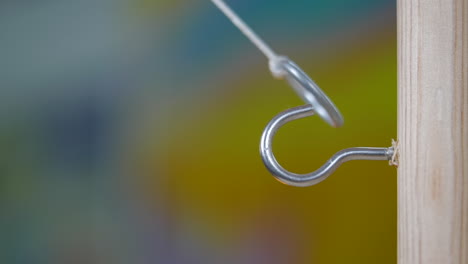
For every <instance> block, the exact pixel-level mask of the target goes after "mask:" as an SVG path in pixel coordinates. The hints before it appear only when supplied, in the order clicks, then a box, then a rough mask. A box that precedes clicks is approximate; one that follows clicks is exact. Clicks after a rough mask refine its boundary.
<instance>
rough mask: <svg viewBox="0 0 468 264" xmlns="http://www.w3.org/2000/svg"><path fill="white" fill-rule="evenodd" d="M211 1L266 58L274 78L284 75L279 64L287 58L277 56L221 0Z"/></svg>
mask: <svg viewBox="0 0 468 264" xmlns="http://www.w3.org/2000/svg"><path fill="white" fill-rule="evenodd" d="M211 1H212V2H213V4H215V5H216V6H217V7H218V8H219V9H220V10H221V11H222V12H223V13H224V14H225V15H226V17H227V18H229V20H231V22H232V23H233V24H234V25H235V26H236V27H237V28H238V29H239V30H240V31H241V32H242V33H243V34H244V35H245V36H246V37H247V38H248V39H249V40H250V41H251V42H252V43H253V44H254V45H255V46H256V47H257V48H258V49H259V50H260V51H261V52H262V53H263V54H264V55H265V56H266V57H267V58H268V60H269V66H270V71H271V73H272V74H273V76H275V77H276V78H282V77H284V75H285V73H284V70H283V69H282V67H281V64H282V62H283V61H284V60H285V59H287V58H286V57H283V56H278V55H277V54H276V53H275V52H274V51H273V50H272V49H271V48H270V47H269V46H268V45H267V44H266V43H265V42H264V41H263V40H262V39H261V38H260V37H259V36H258V35H257V34H255V32H254V31H253V30H252V29H251V28H250V27H249V26H248V25H247V24H246V23H245V22H244V21H243V20H242V19H241V18H240V17H239V16H238V15H237V14H236V13H235V12H234V11H233V10H232V9H231V8H230V7H229V6H228V5H227V4H226V3H225V2H224V1H223V0H211Z"/></svg>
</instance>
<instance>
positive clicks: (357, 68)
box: [0, 0, 396, 264]
mask: <svg viewBox="0 0 468 264" xmlns="http://www.w3.org/2000/svg"><path fill="white" fill-rule="evenodd" d="M227 2H228V3H229V4H230V5H231V6H232V7H233V9H234V10H236V11H237V12H238V13H239V14H240V15H241V16H242V17H243V18H244V19H245V20H246V21H247V22H248V23H249V24H250V25H251V26H252V27H253V28H254V29H255V30H256V31H257V32H258V33H259V34H260V35H261V36H262V37H263V39H264V40H266V41H267V42H268V43H269V44H270V45H271V46H272V47H273V48H274V49H275V50H276V51H277V52H278V53H280V54H284V55H287V56H289V57H290V58H291V59H293V60H294V61H295V62H296V63H297V64H299V65H300V66H301V67H302V68H303V69H304V70H305V71H306V72H308V73H309V74H310V76H311V77H312V78H313V79H314V80H315V81H316V82H317V83H318V84H319V85H320V86H321V87H322V89H323V90H324V91H325V92H326V93H327V94H328V95H329V96H330V97H331V98H332V100H333V101H334V102H335V104H336V105H337V106H338V108H339V109H340V111H341V112H342V114H343V116H344V119H345V125H344V126H343V127H342V128H338V129H334V128H331V127H330V126H328V125H326V124H325V123H324V122H323V121H321V120H320V119H319V118H318V117H310V118H305V119H301V120H298V121H295V122H292V123H290V124H288V125H286V126H285V127H284V128H283V129H282V130H280V131H279V133H278V136H277V137H276V140H275V153H276V155H277V157H278V159H279V161H280V162H281V163H282V164H284V166H285V167H286V168H287V169H290V170H292V171H295V172H302V173H304V172H310V171H312V170H315V169H316V168H318V167H319V166H320V165H321V164H322V163H323V162H324V161H325V160H326V159H328V158H329V157H330V156H331V155H332V154H333V153H335V152H336V151H338V150H340V149H342V148H346V147H356V146H376V147H386V146H389V145H390V144H391V139H392V138H394V137H395V136H396V20H395V13H396V10H395V6H396V3H395V1H394V0H341V1H325V0H321V1H306V0H294V1H273V0H269V1H267V0H230V1H227ZM0 31H1V40H0V58H1V59H0V146H1V148H0V208H1V213H0V221H1V222H0V223H1V232H0V234H1V236H0V263H5V264H7V263H9V264H10V263H11V264H16V263H20V264H22V263H25V264H29V263H37V264H42V263H54V264H55V263H67V264H74V263H80V264H81V263H83V264H84V263H87V264H89V263H100V264H102V263H113V264H119V263H122V264H129V263H132V264H133V263H134V264H140V263H141V264H146V263H163V264H166V263H168V264H192V263H223V264H230V263H232V264H234V263H235V264H239V263H243V264H263V263H265V264H267V263H268V264H285V263H288V264H296V263H297V264H302V263H380V264H384V263H396V171H395V169H394V168H393V167H390V166H388V164H387V163H386V162H376V161H354V162H350V163H346V164H344V165H343V166H342V167H340V168H339V169H338V170H337V171H336V173H334V174H333V175H332V176H331V177H330V178H328V179H327V180H326V181H324V182H322V183H320V184H318V185H316V186H312V187H308V188H296V187H289V186H285V185H283V184H281V183H279V182H277V181H276V180H274V178H273V177H272V176H271V175H270V174H269V173H268V172H267V170H266V169H265V168H264V166H263V164H262V162H261V159H260V156H259V151H258V145H259V139H260V135H261V133H262V130H263V128H264V127H265V125H266V124H267V123H268V121H269V120H270V119H271V118H272V117H273V116H275V115H276V114H277V113H279V112H281V111H283V110H285V109H287V108H290V107H293V106H298V105H301V104H303V103H302V102H301V101H300V99H299V98H298V97H297V96H296V95H295V94H294V92H293V91H292V90H291V89H290V87H289V86H288V85H287V84H286V83H285V82H283V81H278V80H275V79H273V78H272V76H271V75H270V73H269V71H268V67H267V61H266V59H265V58H264V57H263V55H262V54H261V53H260V52H259V51H258V50H257V49H256V48H255V47H254V46H253V45H252V44H251V43H250V42H248V41H247V39H246V38H245V37H244V36H242V35H241V34H240V33H239V32H238V30H237V29H236V28H234V26H232V25H231V24H230V22H229V21H228V20H227V19H226V18H225V17H224V16H223V15H222V14H221V13H220V12H219V11H218V10H217V9H216V8H215V7H214V6H213V4H212V3H211V2H210V1H208V0H204V1H202V0H193V1H178V0H177V1H176V0H172V1H169V0H133V1H131V0H82V1H74V0H60V1H59V0H47V1H3V2H2V3H0Z"/></svg>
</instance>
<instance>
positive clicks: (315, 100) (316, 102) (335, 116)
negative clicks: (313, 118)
mask: <svg viewBox="0 0 468 264" xmlns="http://www.w3.org/2000/svg"><path fill="white" fill-rule="evenodd" d="M280 66H281V67H282V70H283V71H284V75H285V77H286V80H287V81H288V82H289V84H290V85H291V86H292V87H293V89H294V90H295V91H296V93H297V94H298V95H299V96H300V97H301V98H302V99H303V100H304V101H305V102H306V103H308V104H310V105H312V106H313V107H314V109H315V113H317V114H318V115H319V116H320V117H321V118H322V119H323V120H325V122H327V123H328V124H330V125H331V126H333V127H339V126H342V125H343V117H342V116H341V114H340V112H339V111H338V109H337V108H336V106H335V105H334V104H333V102H332V101H331V100H330V99H329V98H328V97H327V96H326V95H325V93H324V92H323V91H322V90H321V89H320V87H319V86H318V85H317V84H316V83H315V82H314V81H313V80H312V79H311V78H310V77H309V76H308V75H307V74H306V73H305V72H304V71H303V70H302V69H301V68H300V67H299V66H297V65H296V64H295V63H294V62H293V61H291V60H289V59H287V58H286V57H284V59H282V60H281V62H280Z"/></svg>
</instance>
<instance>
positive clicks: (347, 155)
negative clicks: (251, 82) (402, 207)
mask: <svg viewBox="0 0 468 264" xmlns="http://www.w3.org/2000/svg"><path fill="white" fill-rule="evenodd" d="M314 114H315V110H314V107H312V106H311V105H304V106H298V107H294V108H291V109H288V110H286V111H284V112H281V113H280V114H278V115H277V116H275V117H274V118H273V119H272V120H271V121H270V122H269V123H268V125H267V126H266V128H265V130H264V131H263V134H262V138H261V140H260V155H261V156H262V160H263V163H264V164H265V166H266V167H267V169H268V170H269V171H270V172H271V174H273V176H275V177H276V178H277V179H278V180H279V181H281V182H283V183H285V184H288V185H293V186H298V187H305V186H311V185H314V184H317V183H319V182H321V181H323V180H325V179H326V178H327V177H328V176H330V174H332V173H333V172H334V171H335V170H336V169H337V168H338V167H339V166H340V165H341V164H343V163H344V162H346V161H350V160H391V159H392V156H393V148H392V147H390V148H348V149H343V150H341V151H339V152H337V153H336V154H335V155H333V156H332V157H331V158H330V159H329V160H328V161H327V162H326V163H325V164H324V165H322V167H320V168H319V169H317V170H316V171H314V172H311V173H307V174H296V173H292V172H289V171H287V170H285V169H284V168H283V167H282V166H281V165H280V164H279V163H278V161H277V160H276V158H275V155H274V154H273V148H272V143H273V137H274V136H275V134H276V131H278V129H279V128H280V127H281V126H283V125H284V124H286V123H288V122H290V121H293V120H296V119H299V118H303V117H307V116H312V115H314Z"/></svg>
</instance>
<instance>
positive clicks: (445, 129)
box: [398, 0, 468, 264]
mask: <svg viewBox="0 0 468 264" xmlns="http://www.w3.org/2000/svg"><path fill="white" fill-rule="evenodd" d="M467 31H468V0H398V74H399V77H398V138H399V148H400V152H399V156H400V158H399V162H400V166H399V169H398V263H399V264H417V263H424V264H426V263H427V264H452V263H454V264H455V263H456V264H461V263H464V264H465V263H468V77H467V75H468V46H467V45H468V33H467Z"/></svg>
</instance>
